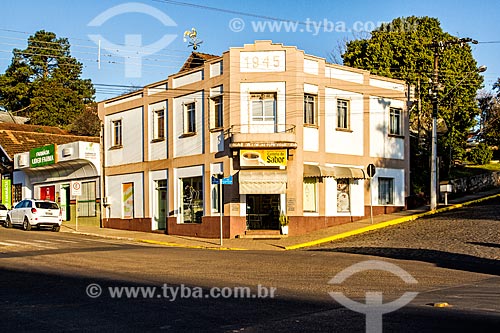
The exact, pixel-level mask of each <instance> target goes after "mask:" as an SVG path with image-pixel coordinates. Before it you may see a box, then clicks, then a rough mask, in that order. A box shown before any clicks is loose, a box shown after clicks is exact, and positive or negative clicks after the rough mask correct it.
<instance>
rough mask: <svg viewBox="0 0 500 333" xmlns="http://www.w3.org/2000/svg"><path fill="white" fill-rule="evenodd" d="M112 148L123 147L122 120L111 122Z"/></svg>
mask: <svg viewBox="0 0 500 333" xmlns="http://www.w3.org/2000/svg"><path fill="white" fill-rule="evenodd" d="M111 132H112V133H111V146H112V147H121V146H122V143H123V141H122V120H121V119H118V120H113V121H112V122H111Z"/></svg>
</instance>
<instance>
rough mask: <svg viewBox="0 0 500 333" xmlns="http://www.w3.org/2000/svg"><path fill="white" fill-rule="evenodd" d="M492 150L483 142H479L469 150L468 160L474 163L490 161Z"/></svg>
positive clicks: (480, 163)
mask: <svg viewBox="0 0 500 333" xmlns="http://www.w3.org/2000/svg"><path fill="white" fill-rule="evenodd" d="M492 158H493V151H492V150H491V149H490V147H488V145H487V144H485V143H480V144H478V145H477V146H476V147H474V148H472V149H471V151H470V152H469V156H468V160H469V161H470V162H472V163H474V164H478V165H484V164H488V163H490V161H491V159H492Z"/></svg>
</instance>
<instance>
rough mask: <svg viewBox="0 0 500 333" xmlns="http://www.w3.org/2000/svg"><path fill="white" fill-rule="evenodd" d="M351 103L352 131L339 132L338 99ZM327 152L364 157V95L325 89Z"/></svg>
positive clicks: (350, 119) (350, 120)
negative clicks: (337, 128)
mask: <svg viewBox="0 0 500 333" xmlns="http://www.w3.org/2000/svg"><path fill="white" fill-rule="evenodd" d="M339 98H340V99H345V100H348V101H349V106H350V110H349V111H350V118H349V122H350V124H349V126H350V128H349V129H350V131H341V130H340V131H337V130H335V128H336V127H337V99H339ZM324 110H325V129H326V130H325V141H326V142H325V150H326V152H328V153H336V154H346V155H357V156H363V133H364V130H363V127H364V122H363V114H364V109H363V95H362V94H357V93H353V92H349V91H345V90H338V89H332V88H326V89H325V108H324Z"/></svg>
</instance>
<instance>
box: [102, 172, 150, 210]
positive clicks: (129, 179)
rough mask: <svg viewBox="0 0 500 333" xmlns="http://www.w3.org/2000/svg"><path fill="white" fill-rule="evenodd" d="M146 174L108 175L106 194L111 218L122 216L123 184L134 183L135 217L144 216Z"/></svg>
mask: <svg viewBox="0 0 500 333" xmlns="http://www.w3.org/2000/svg"><path fill="white" fill-rule="evenodd" d="M143 179H144V176H143V174H142V173H131V174H126V175H117V176H107V177H106V194H107V197H108V203H109V204H110V206H109V208H108V209H109V212H110V216H109V217H110V218H119V219H120V218H122V211H123V208H122V206H123V199H122V184H123V183H134V218H142V217H144V180H143Z"/></svg>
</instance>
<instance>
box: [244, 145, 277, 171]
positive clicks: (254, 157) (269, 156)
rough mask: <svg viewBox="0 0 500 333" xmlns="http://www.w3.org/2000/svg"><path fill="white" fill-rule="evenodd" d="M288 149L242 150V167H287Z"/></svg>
mask: <svg viewBox="0 0 500 333" xmlns="http://www.w3.org/2000/svg"><path fill="white" fill-rule="evenodd" d="M286 162H287V151H286V149H265V150H264V149H263V150H255V149H252V150H244V149H242V150H240V166H244V167H250V166H252V167H258V166H264V167H267V166H273V167H276V166H286Z"/></svg>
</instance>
